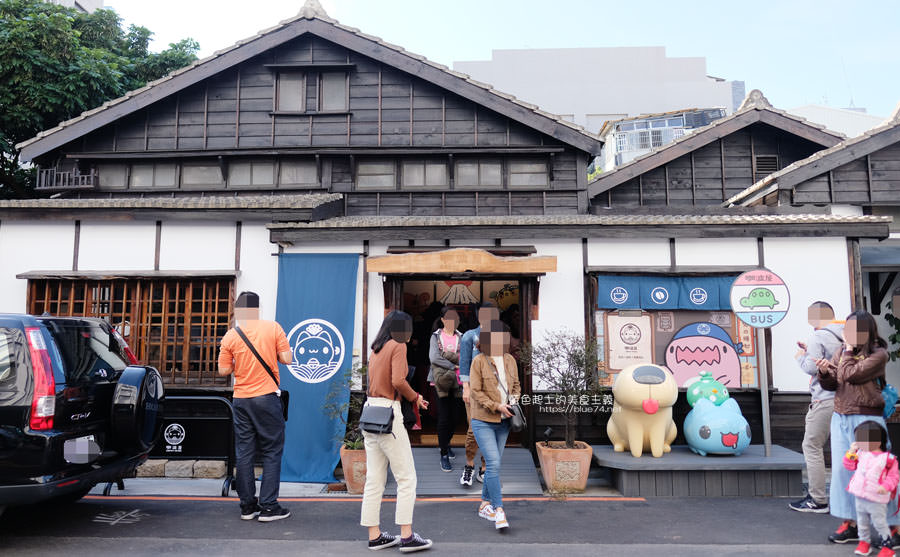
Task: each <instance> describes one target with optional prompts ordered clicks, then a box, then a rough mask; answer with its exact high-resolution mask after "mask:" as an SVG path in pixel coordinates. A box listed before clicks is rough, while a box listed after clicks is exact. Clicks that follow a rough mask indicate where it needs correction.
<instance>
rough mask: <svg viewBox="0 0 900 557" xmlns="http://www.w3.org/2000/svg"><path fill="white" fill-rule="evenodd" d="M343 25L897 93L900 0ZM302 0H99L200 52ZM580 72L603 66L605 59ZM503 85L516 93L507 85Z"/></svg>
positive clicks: (356, 9)
mask: <svg viewBox="0 0 900 557" xmlns="http://www.w3.org/2000/svg"><path fill="white" fill-rule="evenodd" d="M320 3H321V4H322V6H323V8H324V9H325V11H326V12H327V13H328V15H329V16H330V17H332V18H334V19H337V20H338V21H339V22H341V23H342V24H344V25H349V26H352V27H357V28H359V29H360V30H361V31H363V32H364V33H367V34H369V35H375V36H377V37H380V38H382V39H384V40H385V41H387V42H389V43H393V44H396V45H400V46H402V47H403V48H405V49H406V50H408V51H410V52H414V53H416V54H420V55H423V56H425V57H427V58H429V59H430V60H433V61H435V62H439V63H442V64H445V65H447V66H450V67H452V66H453V62H458V61H472V60H489V59H490V58H491V51H492V50H494V49H498V50H499V49H519V48H580V47H610V46H664V47H665V48H666V54H667V55H668V56H670V57H673V56H686V57H705V58H706V62H707V74H709V75H713V76H716V77H721V78H724V79H727V80H741V81H744V82H745V84H746V90H747V91H748V92H749V91H750V90H752V89H760V90H762V91H763V93H764V94H765V95H766V98H768V99H769V101H770V102H771V103H772V104H773V105H774V106H775V107H777V108H783V109H790V108H793V107H798V106H802V105H806V104H821V105H827V106H832V107H840V108H846V107H850V106H853V107H857V108H860V107H861V108H865V109H867V111H868V113H869V114H873V115H876V116H884V117H887V116H890V115H891V114H892V113H893V112H894V110H895V108H896V107H897V106H898V101H900V32H898V26H900V1H898V0H855V1H853V2H848V1H847V0H840V1H839V0H780V1H777V0H756V1H753V2H723V1H721V0H717V1H707V0H682V1H677V0H632V1H622V0H618V1H615V2H612V1H607V0H593V1H592V0H552V1H547V0H320ZM302 6H303V0H251V1H246V0H177V1H176V0H152V1H147V0H105V7H107V8H112V9H114V10H115V11H116V12H117V13H118V14H119V15H120V16H121V17H122V18H123V20H124V22H125V24H126V25H128V24H132V23H133V24H137V25H143V26H144V27H147V28H148V29H150V30H151V31H153V32H154V33H155V36H154V38H155V41H154V43H153V44H152V45H151V48H152V49H153V50H156V51H158V50H162V49H164V48H165V47H166V46H167V45H168V44H169V43H172V42H177V41H178V40H180V39H183V38H186V37H191V38H193V39H196V40H197V41H198V42H199V43H200V47H201V51H200V57H201V58H202V57H205V56H209V55H211V54H213V52H215V51H216V50H219V49H221V48H225V47H227V46H230V45H232V44H234V43H235V42H237V41H239V40H241V39H244V38H247V37H250V36H252V35H254V34H255V33H257V32H258V31H260V30H263V29H267V28H269V27H272V26H273V25H276V24H277V23H278V22H279V21H282V20H284V19H288V18H291V17H294V16H296V15H297V13H298V12H299V11H300V8H301V7H302ZM586 71H602V68H593V69H587V68H586ZM509 93H512V94H516V92H515V91H509Z"/></svg>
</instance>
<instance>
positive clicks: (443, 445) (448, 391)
mask: <svg viewBox="0 0 900 557" xmlns="http://www.w3.org/2000/svg"><path fill="white" fill-rule="evenodd" d="M458 323H459V314H458V313H457V312H456V310H455V309H452V308H451V307H449V306H444V307H443V308H442V309H441V313H440V316H439V317H438V319H437V321H436V322H435V325H436V327H435V331H434V332H433V333H432V334H431V346H430V349H429V351H428V357H429V359H430V360H431V371H430V373H429V376H428V381H429V382H432V383H434V389H435V390H436V391H437V396H438V399H437V404H438V422H437V434H438V446H439V447H440V450H441V470H443V471H444V472H452V471H453V466H452V465H451V464H450V459H452V458H456V455H455V454H453V449H452V448H450V441H451V439H453V430H454V429H455V427H456V419H455V415H456V412H455V407H456V404H457V402H456V400H457V399H458V398H459V397H460V383H459V340H460V338H461V337H462V334H461V333H460V332H459V331H457V330H456V325H457V324H458Z"/></svg>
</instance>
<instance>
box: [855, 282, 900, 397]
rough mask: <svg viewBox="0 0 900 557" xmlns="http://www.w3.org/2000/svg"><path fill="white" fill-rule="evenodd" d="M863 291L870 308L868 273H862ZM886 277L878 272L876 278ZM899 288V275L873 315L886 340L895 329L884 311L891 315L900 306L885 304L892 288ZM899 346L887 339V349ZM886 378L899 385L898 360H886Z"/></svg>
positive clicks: (892, 349)
mask: <svg viewBox="0 0 900 557" xmlns="http://www.w3.org/2000/svg"><path fill="white" fill-rule="evenodd" d="M862 276H863V292H864V293H865V296H866V300H867V301H868V303H867V306H868V307H869V308H871V306H872V295H871V293H870V290H869V273H865V272H864V273H863V274H862ZM886 277H887V274H886V273H879V275H878V280H880V281H882V282H883V281H884V280H885V278H886ZM880 286H882V288H883V287H884V286H883V285H880ZM896 288H900V276H898V277H897V278H895V279H894V282H893V283H891V285H890V286H889V287H888V289H887V296H885V297H884V300H882V302H881V311H879V312H878V315H875V322H876V323H878V334H879V335H880V336H881V338H883V339H884V340H888V337H889V336H891V335H892V334H894V333H895V332H896V331H895V329H894V327H893V326H891V325H890V323H888V322H887V321H886V320H885V318H884V314H885V313H891V314H893V315H897V314H900V306H898V307H895V308H893V310H891V309H888V307H887V305H888V304H889V303H890V301H891V298H892V296H891V294H892V293H893V292H894V289H896ZM869 311H871V309H870V310H869ZM898 348H900V344H896V343H891V342H890V341H888V350H889V351H891V352H893V351H894V350H897V349H898ZM887 379H888V383H890V384H892V385H894V386H895V387H896V386H898V385H900V360H894V361H890V360H889V361H888V364H887Z"/></svg>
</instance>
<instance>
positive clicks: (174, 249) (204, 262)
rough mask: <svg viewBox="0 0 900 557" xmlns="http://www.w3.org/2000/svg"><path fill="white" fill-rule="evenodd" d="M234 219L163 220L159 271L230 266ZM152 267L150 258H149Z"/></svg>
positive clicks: (232, 255)
mask: <svg viewBox="0 0 900 557" xmlns="http://www.w3.org/2000/svg"><path fill="white" fill-rule="evenodd" d="M235 228H236V223H234V222H216V223H206V222H177V223H172V222H163V224H162V231H161V232H160V242H159V243H160V247H159V269H160V270H161V271H199V270H203V271H216V270H219V271H221V270H228V269H234V247H235V244H234V243H235ZM149 268H150V269H152V268H153V259H151V260H150V266H149Z"/></svg>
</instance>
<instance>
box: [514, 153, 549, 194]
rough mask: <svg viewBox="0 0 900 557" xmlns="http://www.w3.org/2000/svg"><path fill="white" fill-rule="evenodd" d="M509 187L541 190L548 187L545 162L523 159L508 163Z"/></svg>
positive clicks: (547, 173)
mask: <svg viewBox="0 0 900 557" xmlns="http://www.w3.org/2000/svg"><path fill="white" fill-rule="evenodd" d="M508 164H509V187H511V188H543V187H547V186H549V185H550V173H549V172H548V171H547V161H546V160H540V159H523V160H511V161H509V163H508Z"/></svg>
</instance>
